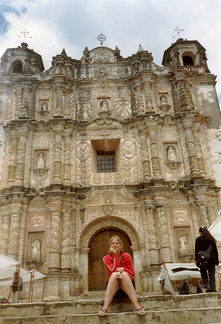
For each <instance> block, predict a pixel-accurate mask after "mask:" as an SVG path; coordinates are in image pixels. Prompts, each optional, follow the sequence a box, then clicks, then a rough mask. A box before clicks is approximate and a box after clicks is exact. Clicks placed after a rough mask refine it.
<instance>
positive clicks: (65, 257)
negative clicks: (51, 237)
mask: <svg viewBox="0 0 221 324" xmlns="http://www.w3.org/2000/svg"><path fill="white" fill-rule="evenodd" d="M70 269H71V208H70V203H69V202H65V203H64V204H63V208H62V237H61V271H62V273H70Z"/></svg>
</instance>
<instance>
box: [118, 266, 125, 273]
mask: <svg viewBox="0 0 221 324" xmlns="http://www.w3.org/2000/svg"><path fill="white" fill-rule="evenodd" d="M116 270H117V271H118V272H123V271H124V268H122V267H121V268H117V269H116Z"/></svg>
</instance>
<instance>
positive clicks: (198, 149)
mask: <svg viewBox="0 0 221 324" xmlns="http://www.w3.org/2000/svg"><path fill="white" fill-rule="evenodd" d="M199 132H200V131H199V130H197V129H194V130H193V136H194V141H195V148H196V154H197V162H198V167H199V172H200V174H201V176H203V177H204V176H205V175H206V168H205V161H204V158H203V155H204V153H203V150H202V145H201V140H200V134H199Z"/></svg>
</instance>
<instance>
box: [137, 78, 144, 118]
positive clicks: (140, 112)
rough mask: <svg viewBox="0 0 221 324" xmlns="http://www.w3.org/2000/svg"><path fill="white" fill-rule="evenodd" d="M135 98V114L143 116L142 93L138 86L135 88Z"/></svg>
mask: <svg viewBox="0 0 221 324" xmlns="http://www.w3.org/2000/svg"><path fill="white" fill-rule="evenodd" d="M136 98H137V113H138V115H144V114H145V109H144V101H143V93H142V87H141V85H140V84H138V85H137V87H136Z"/></svg>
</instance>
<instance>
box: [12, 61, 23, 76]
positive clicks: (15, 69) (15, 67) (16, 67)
mask: <svg viewBox="0 0 221 324" xmlns="http://www.w3.org/2000/svg"><path fill="white" fill-rule="evenodd" d="M22 72H23V64H22V61H20V60H17V61H15V62H13V63H12V73H22Z"/></svg>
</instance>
